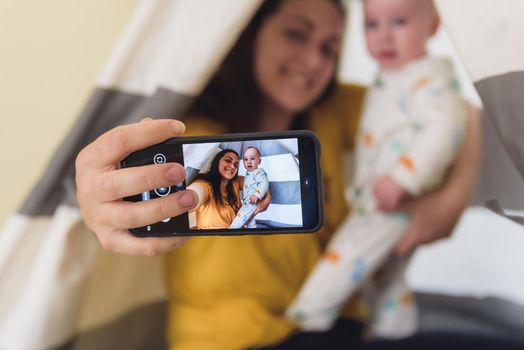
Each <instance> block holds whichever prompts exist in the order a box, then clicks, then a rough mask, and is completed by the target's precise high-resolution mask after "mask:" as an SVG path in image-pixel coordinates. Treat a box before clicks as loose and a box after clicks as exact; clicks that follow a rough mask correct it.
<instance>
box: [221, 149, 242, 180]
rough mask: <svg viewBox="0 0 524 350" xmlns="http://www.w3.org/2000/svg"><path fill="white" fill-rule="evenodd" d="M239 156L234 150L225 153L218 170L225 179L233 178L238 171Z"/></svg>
mask: <svg viewBox="0 0 524 350" xmlns="http://www.w3.org/2000/svg"><path fill="white" fill-rule="evenodd" d="M238 161H239V159H238V156H237V155H236V154H235V153H233V152H227V153H225V154H224V155H223V156H222V158H220V161H219V162H218V172H219V173H220V175H221V176H222V178H223V179H226V180H228V181H229V180H231V179H232V178H233V177H235V175H236V174H237V172H238Z"/></svg>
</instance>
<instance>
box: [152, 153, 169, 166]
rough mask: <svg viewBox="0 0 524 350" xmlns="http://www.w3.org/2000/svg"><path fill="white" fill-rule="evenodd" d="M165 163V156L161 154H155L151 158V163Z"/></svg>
mask: <svg viewBox="0 0 524 350" xmlns="http://www.w3.org/2000/svg"><path fill="white" fill-rule="evenodd" d="M166 161H167V160H166V156H165V155H163V154H162V153H157V154H155V156H154V157H153V162H155V164H164V163H165V162H166Z"/></svg>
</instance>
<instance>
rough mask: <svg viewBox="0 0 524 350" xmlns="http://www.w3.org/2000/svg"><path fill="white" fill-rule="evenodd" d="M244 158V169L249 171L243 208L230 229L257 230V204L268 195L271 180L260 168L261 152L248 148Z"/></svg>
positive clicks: (243, 193)
mask: <svg viewBox="0 0 524 350" xmlns="http://www.w3.org/2000/svg"><path fill="white" fill-rule="evenodd" d="M242 158H243V161H244V168H246V170H247V171H246V175H245V176H244V187H243V189H242V207H241V208H240V209H239V211H238V213H237V215H236V216H235V218H234V219H233V222H232V223H231V226H229V228H243V227H247V228H256V227H257V226H256V223H255V215H256V213H255V212H256V209H257V205H256V204H257V202H258V201H259V200H260V199H262V198H263V197H264V196H265V195H266V193H267V191H268V189H269V180H268V179H267V174H266V172H265V171H264V169H262V168H259V167H258V166H259V165H260V163H261V162H262V159H261V158H260V151H259V150H258V149H257V148H256V147H253V146H250V147H248V148H246V149H245V150H244V155H243V156H242Z"/></svg>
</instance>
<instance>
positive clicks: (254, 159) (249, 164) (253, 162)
mask: <svg viewBox="0 0 524 350" xmlns="http://www.w3.org/2000/svg"><path fill="white" fill-rule="evenodd" d="M243 160H244V168H246V169H247V170H249V171H251V170H255V169H257V168H258V165H259V164H260V155H259V154H258V152H257V150H256V149H254V148H248V149H247V150H245V152H244V159H243Z"/></svg>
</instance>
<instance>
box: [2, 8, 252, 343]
mask: <svg viewBox="0 0 524 350" xmlns="http://www.w3.org/2000/svg"><path fill="white" fill-rule="evenodd" d="M260 3H261V1H260V0H246V1H241V2H239V1H235V0H221V1H216V0H213V1H194V0H144V1H141V2H140V3H139V5H138V6H137V8H136V10H135V13H134V15H133V17H132V18H131V20H130V22H129V24H128V26H127V28H126V30H125V31H124V33H123V34H122V37H121V38H120V40H119V41H118V43H117V44H116V46H115V48H114V50H113V52H112V54H111V55H110V57H109V60H108V62H107V64H106V66H105V68H104V69H103V70H102V73H101V74H100V77H99V78H98V80H97V83H96V89H95V91H94V92H93V94H92V96H91V98H90V100H89V101H88V103H87V105H86V106H85V108H84V110H83V112H82V114H81V115H80V117H79V118H78V120H77V122H76V123H75V125H74V126H73V128H72V130H71V131H70V132H69V134H68V135H67V137H66V139H65V140H64V142H63V143H62V145H61V146H60V147H59V150H58V151H57V152H56V154H55V155H54V157H53V158H52V160H51V161H50V163H49V165H48V167H47V170H46V171H45V173H44V175H43V176H42V178H41V180H40V181H39V182H38V183H37V185H36V186H35V188H34V189H33V191H32V192H31V193H30V194H29V196H28V197H27V200H26V201H25V203H23V205H22V207H21V209H20V210H19V212H18V213H16V214H14V215H12V216H11V217H10V218H8V220H7V222H6V224H5V226H4V227H3V228H2V232H1V234H0V285H1V286H9V287H8V288H4V287H2V288H1V289H0V290H1V292H0V293H1V294H0V348H1V349H50V348H53V347H58V346H60V345H61V344H64V343H66V342H67V341H69V340H71V339H73V337H74V336H75V335H76V336H78V335H80V337H79V340H78V341H77V342H76V343H78V344H80V345H79V346H85V347H86V348H90V349H92V348H96V349H105V348H107V349H114V348H115V347H114V344H113V343H112V342H111V338H115V337H112V336H111V332H112V331H115V332H119V331H120V332H123V333H121V334H126V336H121V337H117V338H120V339H127V340H128V341H129V344H122V343H120V344H119V347H120V348H127V349H132V348H144V347H145V346H144V344H150V345H151V344H156V343H158V342H160V343H162V341H163V338H164V337H163V334H162V331H160V332H158V331H155V328H156V326H155V325H151V328H149V329H144V328H143V327H141V328H140V329H136V330H134V333H133V336H132V337H130V336H129V335H128V333H129V329H128V328H127V329H126V328H118V325H119V324H120V325H121V324H123V323H126V322H131V324H132V322H133V321H132V319H133V315H134V316H137V317H141V316H142V317H143V316H144V315H153V316H151V317H161V316H155V315H156V313H155V312H156V310H160V311H159V312H162V310H163V309H162V308H156V309H155V305H158V302H159V301H160V302H162V301H163V300H165V289H164V286H163V283H162V264H161V260H160V259H157V258H155V259H140V258H139V259H136V258H130V257H125V256H119V255H115V254H111V253H107V252H102V251H100V252H99V250H100V249H99V244H98V242H97V240H96V238H95V237H94V235H92V234H91V233H89V232H88V230H87V229H86V227H85V226H84V225H83V223H82V220H81V217H80V213H79V210H78V205H77V203H76V198H75V185H74V183H75V182H74V160H75V158H76V155H77V154H78V152H79V151H80V150H81V149H82V147H84V146H85V145H86V144H88V143H89V142H91V141H92V140H94V139H95V138H96V137H97V136H98V135H100V134H101V133H103V132H105V131H107V130H109V129H111V128H113V127H114V126H116V125H120V124H125V123H130V122H134V121H138V120H140V119H141V118H143V117H145V116H155V117H173V118H181V117H182V115H183V113H184V111H185V110H186V109H187V107H188V106H189V105H190V103H191V101H192V100H193V98H194V97H195V96H197V95H198V94H199V93H200V92H201V91H202V89H203V88H204V87H205V84H206V82H207V81H208V80H209V78H210V75H211V74H212V73H213V72H214V71H215V70H216V68H217V66H218V65H219V64H220V62H221V61H222V59H223V58H224V56H225V55H226V54H227V53H228V51H229V49H230V48H231V46H232V45H233V44H234V43H235V41H236V39H237V37H238V35H239V34H240V33H241V31H242V29H243V28H244V27H245V26H246V24H247V23H248V22H249V20H250V19H251V17H252V15H253V14H254V12H255V11H256V10H257V8H258V7H259V5H260ZM122 291H128V292H129V293H127V292H126V293H125V294H126V295H123V294H122ZM149 306H152V308H149ZM133 312H134V313H133ZM151 312H153V313H151ZM128 314H131V315H132V316H131V321H129V319H125V320H124V321H122V322H123V323H122V322H120V323H118V322H117V325H116V326H115V327H113V328H111V327H109V331H108V332H102V334H100V332H97V331H96V329H98V328H99V327H101V326H103V325H107V324H110V323H111V322H113V321H115V320H118V319H119V318H120V317H122V316H123V315H128ZM160 315H162V314H160ZM146 324H147V323H146ZM91 331H92V332H91ZM86 332H88V333H87V334H95V336H94V337H89V336H88V337H85V339H87V341H86V340H85V339H84V338H82V336H81V335H82V334H83V333H86ZM89 332H91V333H89ZM93 332H94V333H93ZM148 335H149V336H148ZM153 336H154V337H153ZM144 337H145V339H142V338H144ZM89 339H93V341H91V340H89ZM100 339H102V340H104V339H105V340H106V342H105V343H104V342H103V341H102V342H101V341H100ZM140 339H142V341H140ZM81 344H84V345H81ZM145 348H147V347H145Z"/></svg>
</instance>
